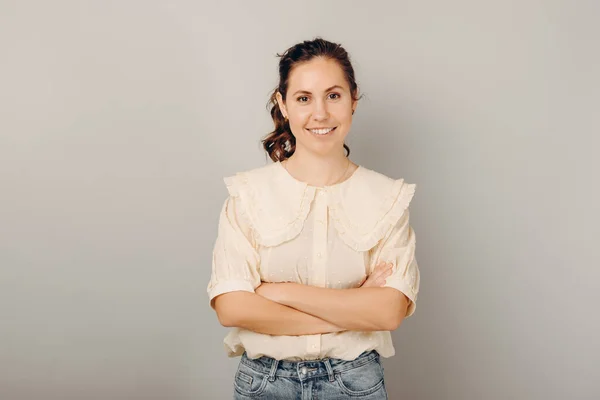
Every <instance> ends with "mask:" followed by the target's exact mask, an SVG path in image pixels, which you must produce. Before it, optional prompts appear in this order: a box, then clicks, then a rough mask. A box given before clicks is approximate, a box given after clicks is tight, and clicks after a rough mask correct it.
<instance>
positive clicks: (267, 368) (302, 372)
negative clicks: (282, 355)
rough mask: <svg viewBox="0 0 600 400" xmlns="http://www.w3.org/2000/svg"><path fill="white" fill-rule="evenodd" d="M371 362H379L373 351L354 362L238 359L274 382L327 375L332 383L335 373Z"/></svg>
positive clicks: (245, 356) (377, 355)
mask: <svg viewBox="0 0 600 400" xmlns="http://www.w3.org/2000/svg"><path fill="white" fill-rule="evenodd" d="M373 361H379V353H378V352H377V351H375V350H370V351H365V352H363V353H362V354H360V355H359V356H358V357H356V358H355V359H354V360H342V359H339V358H322V359H319V360H303V361H289V360H276V359H274V358H271V357H266V356H262V357H259V358H255V359H251V358H248V356H247V355H246V353H244V354H242V357H241V359H240V363H242V364H244V365H246V366H247V367H248V368H252V369H253V370H255V371H257V372H260V373H264V374H267V375H269V380H270V381H274V380H275V376H285V377H296V378H298V377H299V378H302V379H306V378H315V377H320V376H327V375H329V380H330V381H333V380H334V379H335V378H334V374H335V373H336V372H338V373H341V372H344V371H348V370H350V369H353V368H357V367H360V366H362V365H365V364H368V363H370V362H373Z"/></svg>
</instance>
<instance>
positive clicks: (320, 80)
mask: <svg viewBox="0 0 600 400" xmlns="http://www.w3.org/2000/svg"><path fill="white" fill-rule="evenodd" d="M276 96H277V101H278V103H279V107H280V109H281V110H282V113H283V115H284V116H286V117H287V118H288V119H289V124H290V128H291V130H292V133H293V134H294V136H295V137H296V149H298V148H299V147H303V148H305V149H306V150H308V151H311V152H314V153H317V154H320V155H327V154H333V153H334V152H338V151H339V150H340V149H342V148H343V145H344V139H345V138H346V135H347V134H348V132H349V131H350V126H351V125H352V112H353V110H354V109H355V108H356V105H357V102H356V101H353V100H352V96H351V94H350V87H349V85H348V82H347V81H346V78H345V76H344V72H343V71H342V69H341V67H340V66H339V65H338V63H337V62H335V61H332V60H329V59H324V58H319V57H318V58H314V59H312V60H311V61H308V62H305V63H302V64H300V65H298V66H296V67H294V68H293V69H292V72H291V73H290V76H289V79H288V91H287V95H286V101H285V104H284V103H283V99H282V96H281V95H280V93H277V95H276Z"/></svg>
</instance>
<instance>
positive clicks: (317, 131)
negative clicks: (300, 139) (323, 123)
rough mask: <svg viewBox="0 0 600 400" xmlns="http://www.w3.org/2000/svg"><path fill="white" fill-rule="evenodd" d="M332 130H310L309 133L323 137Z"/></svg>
mask: <svg viewBox="0 0 600 400" xmlns="http://www.w3.org/2000/svg"><path fill="white" fill-rule="evenodd" d="M332 130H333V128H328V129H311V130H310V131H311V132H312V133H314V134H317V135H325V134H328V133H329V132H331V131H332Z"/></svg>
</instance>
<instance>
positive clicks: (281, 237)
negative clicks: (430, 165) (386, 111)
mask: <svg viewBox="0 0 600 400" xmlns="http://www.w3.org/2000/svg"><path fill="white" fill-rule="evenodd" d="M224 181H225V184H226V186H227V189H228V191H229V194H230V195H231V196H235V197H239V198H240V202H241V204H242V209H243V210H242V212H243V213H244V214H245V216H246V217H247V218H248V220H249V222H250V225H251V227H252V230H253V233H254V236H255V239H256V241H257V242H258V243H260V244H261V245H263V246H277V245H279V244H281V243H283V242H285V241H288V240H291V239H293V238H295V237H296V236H297V235H299V234H300V232H301V231H302V227H303V226H304V221H305V220H306V218H307V216H308V214H309V211H310V206H311V204H312V202H313V200H314V198H315V194H316V192H317V190H322V191H325V192H327V199H328V200H327V201H328V207H329V212H330V215H331V217H332V220H333V224H334V226H335V228H336V230H337V232H338V234H339V235H340V237H341V239H342V240H343V241H344V242H345V243H346V244H347V245H348V246H350V247H351V248H353V249H354V250H356V251H367V250H369V249H371V248H372V247H373V246H375V245H376V244H377V243H378V242H379V241H380V240H381V239H382V238H383V237H385V235H386V234H387V233H388V231H389V230H390V229H391V228H392V227H393V226H394V225H395V224H396V223H397V222H398V220H399V219H400V217H401V216H402V214H403V213H404V212H405V210H406V209H407V208H408V205H409V203H410V201H411V199H412V197H413V196H414V192H415V188H416V185H415V184H408V183H405V182H404V179H393V178H390V177H388V176H386V175H383V174H381V173H379V172H376V171H373V170H370V169H368V168H366V167H364V166H360V165H359V167H358V168H357V169H356V170H355V171H354V172H353V173H352V175H351V176H350V177H349V178H347V179H346V180H344V181H342V182H340V183H337V184H335V185H330V186H323V187H317V186H312V185H309V184H307V183H305V182H302V181H299V180H297V179H296V178H294V177H293V176H292V175H291V174H290V173H289V172H288V171H287V170H286V169H285V168H284V167H283V165H281V164H280V163H278V162H275V163H272V164H269V165H266V166H264V167H259V168H255V169H252V170H248V171H243V172H238V173H237V174H235V175H233V176H229V177H225V178H224Z"/></svg>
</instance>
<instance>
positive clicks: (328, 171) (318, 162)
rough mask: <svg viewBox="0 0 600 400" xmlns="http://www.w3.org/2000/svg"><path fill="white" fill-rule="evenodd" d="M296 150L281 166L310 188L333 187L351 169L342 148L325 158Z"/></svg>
mask: <svg viewBox="0 0 600 400" xmlns="http://www.w3.org/2000/svg"><path fill="white" fill-rule="evenodd" d="M297 150H298V149H296V151H295V152H294V154H293V155H292V156H291V157H290V158H289V159H287V160H286V161H285V162H284V163H283V165H284V166H285V168H286V169H287V170H288V172H289V173H290V174H291V175H292V176H294V177H295V178H296V179H298V180H300V181H302V182H306V183H307V184H309V185H312V186H327V185H334V184H336V183H338V181H340V180H343V179H345V177H346V176H347V174H348V173H349V171H350V170H351V168H352V166H351V164H352V163H351V162H350V160H349V159H348V158H347V157H346V155H345V154H344V149H343V148H342V149H341V150H342V151H341V152H339V153H336V154H335V155H330V156H327V157H324V156H319V155H316V154H312V153H307V152H303V151H297Z"/></svg>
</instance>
